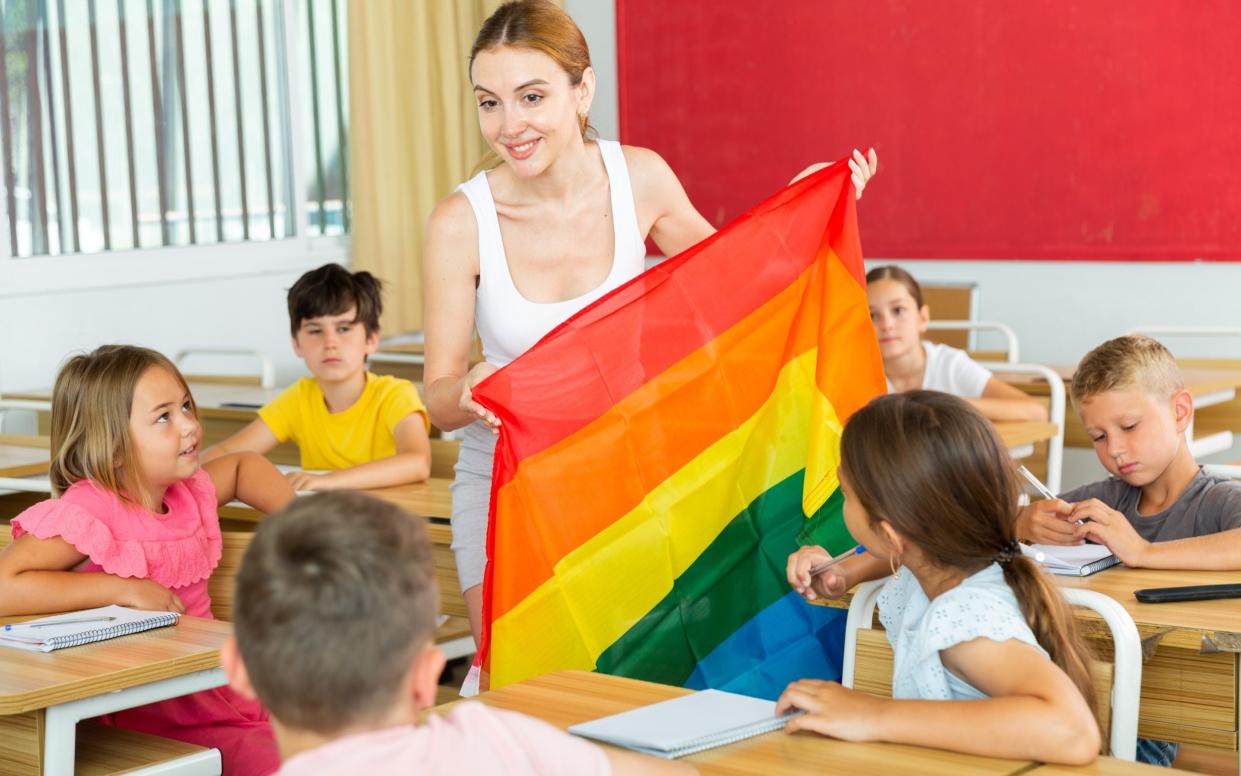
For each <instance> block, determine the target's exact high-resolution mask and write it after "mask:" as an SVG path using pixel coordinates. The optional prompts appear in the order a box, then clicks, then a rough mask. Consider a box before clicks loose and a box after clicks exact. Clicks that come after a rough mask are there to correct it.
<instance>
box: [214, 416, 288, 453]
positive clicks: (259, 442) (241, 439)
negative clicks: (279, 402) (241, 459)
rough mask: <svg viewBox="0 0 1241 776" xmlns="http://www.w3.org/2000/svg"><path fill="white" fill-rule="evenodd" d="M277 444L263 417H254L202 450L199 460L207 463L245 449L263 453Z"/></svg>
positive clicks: (277, 440)
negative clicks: (222, 439)
mask: <svg viewBox="0 0 1241 776" xmlns="http://www.w3.org/2000/svg"><path fill="white" fill-rule="evenodd" d="M278 444H280V440H279V439H276V435H275V434H273V433H272V432H271V429H270V428H268V427H267V424H266V423H264V422H263V419H262V418H255V419H254V420H252V421H250V424H249V425H247V426H246V427H245V428H243V429H242V430H240V431H238V432H237V433H236V434H233V435H232V436H231V437H229V438H228V439H225V440H224V441H223V442H220V443H219V444H215V445H212V446H211V447H208V448H207V449H206V450H204V451H203V453H202V456H201V458H200V460H201V461H202V462H203V463H207V462H208V461H214V460H215V459H217V458H222V457H224V456H226V455H231V454H232V453H242V452H247V451H249V452H252V453H258V454H259V455H264V454H266V453H269V452H271V451H272V450H273V449H275V447H276V445H278Z"/></svg>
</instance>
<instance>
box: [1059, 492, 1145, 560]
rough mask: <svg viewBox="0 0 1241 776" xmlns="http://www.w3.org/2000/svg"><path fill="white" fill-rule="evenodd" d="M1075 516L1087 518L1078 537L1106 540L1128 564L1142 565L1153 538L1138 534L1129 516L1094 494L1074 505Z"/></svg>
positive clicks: (1078, 527)
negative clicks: (1093, 496) (1144, 537)
mask: <svg viewBox="0 0 1241 776" xmlns="http://www.w3.org/2000/svg"><path fill="white" fill-rule="evenodd" d="M1072 519H1074V520H1082V521H1083V522H1082V524H1081V525H1079V526H1076V532H1075V535H1076V537H1077V538H1078V539H1089V540H1091V541H1092V542H1098V543H1099V544H1106V545H1107V548H1108V549H1109V550H1111V551H1112V554H1113V555H1115V556H1116V557H1118V558H1120V562H1121V563H1123V564H1125V565H1126V566H1129V567H1131V568H1137V567H1139V566H1141V565H1142V556H1143V554H1144V553H1145V552H1146V550H1147V548H1148V547H1150V542H1148V541H1146V540H1145V539H1143V538H1142V537H1141V536H1138V532H1137V531H1135V530H1134V529H1133V525H1132V524H1131V523H1130V522H1129V519H1128V518H1126V517H1125V516H1124V515H1122V514H1121V513H1119V512H1117V511H1116V510H1115V509H1112V508H1111V507H1109V506H1108V505H1107V504H1104V503H1103V502H1102V501H1100V500H1098V499H1097V498H1092V499H1090V500H1089V501H1080V502H1078V503H1076V504H1074V505H1073V514H1072Z"/></svg>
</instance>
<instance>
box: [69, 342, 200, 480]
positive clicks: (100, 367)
mask: <svg viewBox="0 0 1241 776" xmlns="http://www.w3.org/2000/svg"><path fill="white" fill-rule="evenodd" d="M200 438H201V427H200V426H199V424H198V418H197V413H196V410H195V407H194V400H193V398H192V397H191V396H190V390H189V386H188V385H187V384H186V382H185V378H184V377H182V376H181V373H180V372H179V371H178V370H177V368H176V366H175V365H173V363H172V362H171V361H170V360H168V358H167V357H165V356H164V355H163V354H161V353H157V352H156V351H154V350H149V349H147V348H140V347H135V346H132V345H105V346H103V347H100V348H97V349H95V350H94V351H92V352H90V353H86V354H83V355H78V356H74V357H72V358H70V359H69V360H68V361H67V362H65V364H64V366H62V367H61V369H60V373H59V374H58V375H57V376H56V384H55V387H54V388H53V389H52V428H51V445H52V451H53V460H52V465H51V469H50V478H51V481H52V488H53V491H54V492H55V493H56V494H58V495H59V494H60V493H62V492H64V490H65V489H66V488H68V487H69V486H70V485H72V484H73V483H75V482H77V481H79V480H84V479H85V480H92V481H94V482H96V483H98V484H100V485H102V486H103V487H105V488H107V489H108V490H110V491H112V492H113V493H116V494H117V495H119V496H121V497H122V498H125V499H128V500H131V501H136V502H139V503H144V502H146V501H147V500H148V497H149V496H150V495H151V494H152V493H153V492H155V491H162V489H163V488H167V486H169V485H171V484H172V483H174V482H176V481H178V480H183V479H185V478H187V477H189V476H190V475H192V474H194V473H195V472H196V471H198V442H199V440H200Z"/></svg>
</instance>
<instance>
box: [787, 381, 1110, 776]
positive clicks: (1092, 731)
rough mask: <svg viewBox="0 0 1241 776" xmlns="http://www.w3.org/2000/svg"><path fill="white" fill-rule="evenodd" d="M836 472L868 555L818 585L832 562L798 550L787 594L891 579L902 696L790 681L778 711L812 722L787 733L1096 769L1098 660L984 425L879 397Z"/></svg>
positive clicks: (905, 398)
mask: <svg viewBox="0 0 1241 776" xmlns="http://www.w3.org/2000/svg"><path fill="white" fill-rule="evenodd" d="M839 474H840V485H841V488H842V490H843V492H844V496H845V505H844V518H845V523H846V524H847V525H848V527H849V530H850V532H852V534H853V536H854V537H855V538H856V539H857V540H858V541H859V542H862V543H863V544H864V545H865V546H866V548H867V550H868V552H867V553H865V554H862V555H857V556H854V557H853V558H850V559H849V560H848V561H846V562H844V563H842V564H840V565H838V566H836V567H834V568H833V569H831V570H830V571H826V572H823V573H821V574H819V575H816V576H811V574H810V569H811V568H812V567H813V566H815V565H817V564H819V563H821V562H823V561H824V560H826V559H827V558H828V557H829V556H828V554H827V553H826V552H825V551H824V550H823V549H822V548H821V547H802V548H801V549H800V550H798V551H797V552H795V553H794V554H793V555H791V556H790V557H789V562H788V578H789V583H790V584H791V585H792V586H793V587H794V588H795V589H796V590H797V591H798V592H799V593H801V594H802V595H803V596H805V597H806V598H807V599H809V600H813V599H815V598H818V597H819V596H826V597H836V596H840V595H842V594H843V593H844V592H845V591H846V590H848V589H849V588H850V587H852V586H853V585H855V584H857V583H859V582H864V581H866V580H870V579H879V578H881V577H883V576H886V575H888V574H889V573H891V574H892V578H891V579H890V580H889V581H888V582H887V584H886V585H885V586H884V589H883V591H882V592H881V593H880V596H879V604H878V605H879V618H880V621H881V622H882V623H883V626H884V628H885V629H886V631H887V636H888V640H889V641H890V642H891V644H892V649H893V652H894V665H893V675H892V696H893V697H892V699H884V698H877V697H874V696H871V695H867V694H865V693H861V692H857V691H853V690H848V689H845V688H843V687H841V686H840V685H838V684H836V683H834V682H822V681H817V680H810V679H805V680H802V681H798V682H794V683H793V684H791V685H789V687H788V688H787V689H786V690H785V692H784V694H783V695H782V696H781V698H780V701H779V704H778V710H779V711H781V712H783V711H787V710H789V709H794V708H796V709H802V710H804V711H806V712H808V713H807V714H805V715H803V716H800V717H796V718H794V719H793V720H792V721H790V722H789V725H788V729H789V730H790V731H792V730H798V729H807V730H813V731H816V732H819V733H822V734H824V735H830V736H834V737H836V738H845V739H850V740H882V741H893V742H900V743H908V744H916V745H920V746H931V747H936V748H940V749H951V750H955V751H959V752H966V753H971V754H979V755H986V756H991V757H1007V758H1014V759H1027V760H1037V761H1042V762H1056V763H1071V764H1081V763H1087V762H1090V761H1091V760H1093V759H1094V758H1095V756H1096V755H1097V754H1098V752H1099V747H1100V733H1099V727H1098V724H1097V722H1096V720H1095V696H1094V692H1093V690H1092V688H1091V682H1090V674H1089V659H1090V657H1089V653H1088V651H1087V649H1086V647H1085V644H1084V642H1083V641H1082V639H1081V637H1080V635H1079V634H1078V632H1077V629H1076V626H1075V623H1074V620H1073V615H1072V612H1071V610H1070V609H1069V606H1068V604H1067V603H1065V601H1064V599H1063V598H1062V597H1061V596H1060V594H1059V593H1058V592H1057V590H1056V588H1055V586H1054V584H1053V583H1052V582H1051V581H1050V579H1049V578H1048V576H1047V575H1046V574H1045V573H1043V572H1042V571H1041V570H1040V569H1039V567H1038V566H1037V565H1036V564H1035V563H1034V562H1033V561H1031V560H1030V559H1029V558H1027V557H1025V556H1024V555H1022V553H1021V548H1020V545H1019V544H1018V543H1017V538H1016V534H1015V520H1016V517H1017V494H1018V485H1017V480H1016V475H1015V471H1014V468H1013V464H1012V461H1011V460H1010V458H1009V456H1008V453H1007V452H1006V451H1005V449H1004V446H1003V445H1002V444H1001V442H1000V440H999V439H998V438H997V437H996V435H995V432H994V431H993V430H992V428H991V424H990V423H988V422H987V420H985V419H984V418H983V416H982V415H981V414H980V413H979V412H978V411H977V410H975V409H973V408H972V407H970V406H969V405H968V404H967V403H966V402H965V401H964V400H962V399H959V398H957V397H955V396H950V395H948V394H945V393H938V392H934V391H911V392H908V393H902V394H892V395H888V396H882V397H880V398H877V399H875V400H874V401H872V402H871V403H870V404H868V405H867V406H866V407H865V408H863V409H862V410H861V411H859V412H857V413H856V414H855V415H854V416H853V417H852V418H851V419H850V420H849V422H848V424H847V425H846V426H845V430H844V435H843V437H842V439H841V464H840V471H839ZM945 701H949V702H947V703H946V702H945ZM951 701H957V702H951ZM963 701H968V702H963Z"/></svg>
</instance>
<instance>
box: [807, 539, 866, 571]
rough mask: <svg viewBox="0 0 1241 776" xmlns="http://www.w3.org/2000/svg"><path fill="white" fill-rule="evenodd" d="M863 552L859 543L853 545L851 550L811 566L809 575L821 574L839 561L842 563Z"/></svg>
mask: <svg viewBox="0 0 1241 776" xmlns="http://www.w3.org/2000/svg"><path fill="white" fill-rule="evenodd" d="M864 552H866V548H865V547H864V546H862V545H860V544H859V545H858V546H856V547H854V548H853V549H852V550H849V551H848V552H842V553H841V554H839V555H837V556H836V557H834V558H832V559H831V560H825V561H823V562H822V563H819V564H817V565H814V566H811V567H810V576H812V577H813V576H815V575H816V574H822V573H823V572H824V571H827V570H828V569H830V568H831V567H832V566H837V565H839V564H841V563H844V562H845V561H847V560H848V559H849V558H852V557H853V556H854V555H861V554H862V553H864Z"/></svg>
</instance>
